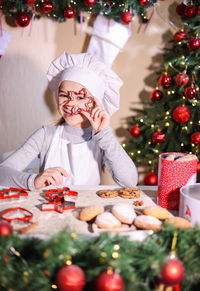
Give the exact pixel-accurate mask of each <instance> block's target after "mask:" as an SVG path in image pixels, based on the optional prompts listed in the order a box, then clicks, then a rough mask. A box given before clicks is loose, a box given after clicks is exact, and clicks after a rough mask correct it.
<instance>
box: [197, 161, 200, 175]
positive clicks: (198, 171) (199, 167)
mask: <svg viewBox="0 0 200 291" xmlns="http://www.w3.org/2000/svg"><path fill="white" fill-rule="evenodd" d="M197 173H200V162H198V163H197Z"/></svg>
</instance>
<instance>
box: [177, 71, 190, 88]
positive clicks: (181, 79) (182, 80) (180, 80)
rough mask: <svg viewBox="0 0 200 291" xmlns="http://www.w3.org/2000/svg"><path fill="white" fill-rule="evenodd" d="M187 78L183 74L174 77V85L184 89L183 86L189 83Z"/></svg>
mask: <svg viewBox="0 0 200 291" xmlns="http://www.w3.org/2000/svg"><path fill="white" fill-rule="evenodd" d="M189 80H190V79H189V77H188V75H186V74H185V73H179V74H178V75H177V76H176V84H177V85H178V86H181V87H184V86H185V85H187V83H188V82H189Z"/></svg>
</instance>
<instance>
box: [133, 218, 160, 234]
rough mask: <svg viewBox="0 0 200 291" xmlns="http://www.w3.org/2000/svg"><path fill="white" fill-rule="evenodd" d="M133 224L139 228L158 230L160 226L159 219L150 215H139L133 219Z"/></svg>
mask: <svg viewBox="0 0 200 291" xmlns="http://www.w3.org/2000/svg"><path fill="white" fill-rule="evenodd" d="M134 225H135V226H136V227H137V228H140V229H146V230H158V229H160V228H161V225H162V223H161V221H160V220H159V219H158V218H156V217H153V216H150V215H139V216H137V217H136V218H135V220H134Z"/></svg>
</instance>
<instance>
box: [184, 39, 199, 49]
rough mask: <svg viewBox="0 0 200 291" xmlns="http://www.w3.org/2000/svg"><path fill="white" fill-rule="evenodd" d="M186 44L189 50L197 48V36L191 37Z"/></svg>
mask: <svg viewBox="0 0 200 291" xmlns="http://www.w3.org/2000/svg"><path fill="white" fill-rule="evenodd" d="M187 46H188V48H189V50H190V51H195V50H198V48H199V47H200V40H199V39H198V38H196V37H195V38H191V39H190V40H189V41H188V43H187Z"/></svg>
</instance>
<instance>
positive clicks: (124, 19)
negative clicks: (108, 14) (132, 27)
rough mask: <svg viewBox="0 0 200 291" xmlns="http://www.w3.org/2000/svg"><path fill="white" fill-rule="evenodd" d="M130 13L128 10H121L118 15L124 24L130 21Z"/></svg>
mask: <svg viewBox="0 0 200 291" xmlns="http://www.w3.org/2000/svg"><path fill="white" fill-rule="evenodd" d="M132 18H133V16H132V14H131V13H130V12H128V11H125V12H122V13H121V15H120V20H121V22H122V23H124V24H129V23H130V22H131V21H132Z"/></svg>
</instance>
